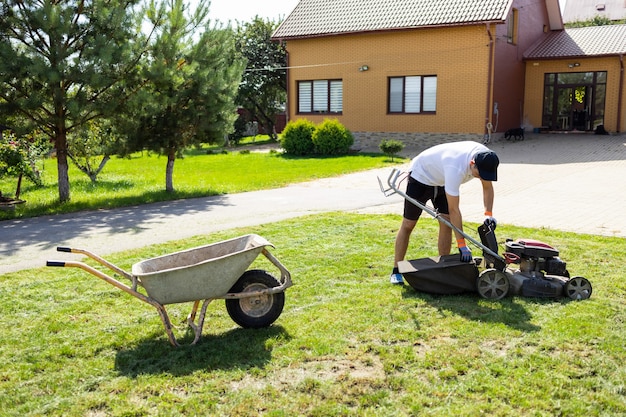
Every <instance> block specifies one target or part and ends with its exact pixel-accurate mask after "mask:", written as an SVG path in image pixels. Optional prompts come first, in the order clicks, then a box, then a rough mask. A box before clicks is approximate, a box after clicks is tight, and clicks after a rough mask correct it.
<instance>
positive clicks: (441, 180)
mask: <svg viewBox="0 0 626 417" xmlns="http://www.w3.org/2000/svg"><path fill="white" fill-rule="evenodd" d="M487 151H489V148H487V147H486V146H485V145H482V144H480V143H478V142H473V141H465V142H453V143H443V144H441V145H436V146H433V147H432V148H429V149H426V150H425V151H424V152H422V153H420V154H419V155H417V156H416V157H415V158H413V160H412V161H411V166H410V168H409V172H410V173H411V177H413V178H414V179H416V180H417V181H419V182H421V183H422V184H426V185H430V186H433V187H434V186H439V187H444V188H445V190H446V193H447V194H450V195H451V196H455V197H456V196H458V195H459V188H460V187H461V184H463V183H465V182H467V181H469V180H471V179H472V178H474V177H473V176H472V172H471V169H470V162H471V161H472V159H474V155H476V154H477V153H480V152H487Z"/></svg>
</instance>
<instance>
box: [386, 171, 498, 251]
mask: <svg viewBox="0 0 626 417" xmlns="http://www.w3.org/2000/svg"><path fill="white" fill-rule="evenodd" d="M401 175H402V171H400V170H399V169H396V168H394V169H392V170H391V173H390V174H389V177H388V178H387V185H389V188H387V189H385V188H384V186H383V183H382V181H381V180H380V178H378V184H379V185H380V190H381V191H382V192H383V194H384V195H385V197H389V196H390V195H393V194H399V195H400V196H402V197H403V198H404V199H405V200H407V201H408V202H410V203H411V204H414V205H415V206H417V207H419V208H420V209H422V210H424V211H425V212H426V213H428V214H430V215H431V216H432V217H433V218H434V219H436V220H438V221H439V222H441V223H443V224H445V225H446V226H448V227H449V228H451V229H452V230H454V231H455V232H457V233H459V234H460V235H461V236H463V237H464V238H466V239H467V240H469V241H470V242H472V243H473V244H474V245H476V246H477V247H479V248H480V249H482V250H483V251H484V252H485V253H488V254H489V255H491V256H495V257H496V258H498V259H501V260H502V261H503V262H505V259H504V258H502V256H500V255H498V254H497V253H496V252H494V251H492V250H491V249H489V248H488V247H486V246H485V245H483V244H482V243H481V242H479V241H477V240H476V239H474V238H473V237H471V236H469V235H468V234H467V233H465V232H464V231H462V230H460V229H459V228H458V227H456V226H455V225H453V224H452V223H450V221H449V220H448V219H446V218H445V217H442V216H441V214H440V213H439V212H438V211H437V210H435V209H432V208H430V207H428V206H426V205H424V204H422V203H420V202H419V201H417V200H415V199H414V198H411V197H409V196H408V195H407V194H406V193H405V192H404V191H402V190H400V188H399V187H398V179H399V178H400V176H401Z"/></svg>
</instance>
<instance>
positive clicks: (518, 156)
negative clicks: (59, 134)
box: [0, 134, 626, 274]
mask: <svg viewBox="0 0 626 417" xmlns="http://www.w3.org/2000/svg"><path fill="white" fill-rule="evenodd" d="M489 146H490V147H491V148H492V149H493V150H494V151H496V152H497V153H498V155H499V157H500V161H501V165H500V169H499V173H498V177H499V181H498V182H497V183H495V190H496V202H495V207H494V216H495V217H496V219H497V220H498V222H499V223H501V224H513V225H518V226H526V227H533V228H542V227H543V228H550V229H557V230H564V231H571V232H577V233H589V234H597V235H607V236H620V237H626V180H625V178H626V136H595V135H587V134H570V135H548V134H542V135H527V138H526V140H525V141H523V142H507V141H501V140H499V141H495V142H493V143H491V144H490V145H489ZM373 151H378V150H373ZM419 151H420V149H409V148H406V149H405V150H404V152H403V154H405V155H407V156H413V155H415V154H416V153H418V152H419ZM399 168H406V165H403V166H400V167H399ZM390 171H391V169H377V170H371V171H365V172H361V173H356V174H349V175H344V176H341V177H336V178H328V179H323V180H317V181H311V182H306V183H300V184H294V185H290V186H288V187H284V188H280V189H274V190H267V191H255V192H248V193H240V194H231V195H224V196H216V197H207V198H197V199H191V200H180V201H173V202H165V203H155V204H148V205H143V206H138V207H127V208H122V209H114V210H99V211H93V212H83V213H73V214H68V215H56V216H43V217H39V218H33V219H25V220H11V221H2V222H0V274H4V273H7V272H14V271H19V270H22V269H28V268H36V267H40V266H44V265H45V261H46V260H47V259H58V258H60V255H59V254H58V253H57V252H56V249H55V248H56V246H72V247H78V248H83V249H87V250H90V251H92V252H94V253H97V254H98V255H101V256H105V255H107V254H110V253H114V252H120V251H124V250H128V249H133V248H139V247H143V246H147V245H150V244H155V243H161V242H167V241H170V240H176V239H184V238H186V237H191V236H195V235H200V234H206V233H211V232H215V231H219V230H226V229H231V228H234V227H241V226H252V225H257V224H264V223H269V222H276V221H279V220H282V219H286V218H293V217H298V216H302V215H306V214H312V213H322V212H328V211H351V212H359V213H394V214H398V221H400V214H401V212H402V199H401V198H400V197H399V196H397V195H394V196H391V197H384V196H383V194H382V193H381V192H380V189H379V185H378V181H377V177H380V178H381V179H383V180H386V179H387V177H388V175H389V173H390ZM461 210H462V212H463V215H464V219H465V220H466V221H474V222H480V221H482V220H483V218H484V216H483V208H482V194H481V189H480V183H479V182H478V181H470V182H469V183H467V184H465V185H463V187H462V189H461ZM64 259H67V256H66V257H64Z"/></svg>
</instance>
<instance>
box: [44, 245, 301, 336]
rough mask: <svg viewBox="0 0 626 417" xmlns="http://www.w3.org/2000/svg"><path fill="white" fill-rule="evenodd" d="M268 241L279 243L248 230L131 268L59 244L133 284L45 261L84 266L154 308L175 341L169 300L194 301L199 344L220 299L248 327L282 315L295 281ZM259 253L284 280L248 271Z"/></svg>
mask: <svg viewBox="0 0 626 417" xmlns="http://www.w3.org/2000/svg"><path fill="white" fill-rule="evenodd" d="M268 246H269V247H272V248H273V247H274V245H272V244H271V243H270V242H268V241H267V240H265V239H264V238H262V237H261V236H258V235H256V234H249V235H245V236H241V237H237V238H233V239H229V240H224V241H221V242H217V243H213V244H209V245H205V246H199V247H196V248H192V249H188V250H183V251H179V252H175V253H172V254H169V255H164V256H159V257H156V258H151V259H147V260H145V261H141V262H138V263H136V264H134V265H133V266H132V272H131V273H129V272H126V271H124V270H123V269H121V268H119V267H117V266H116V265H114V264H112V263H111V262H108V261H106V260H104V259H103V258H101V257H100V256H98V255H95V254H93V253H91V252H89V251H87V250H84V249H75V248H68V247H57V251H59V252H70V253H79V254H83V255H86V256H88V257H89V258H91V259H93V260H95V261H96V262H98V263H99V264H101V265H103V266H105V267H106V268H108V269H110V270H111V271H113V272H115V273H117V274H119V275H121V276H122V277H124V278H126V279H128V280H129V281H130V286H129V285H126V284H124V283H122V282H120V281H118V280H117V279H115V278H113V277H112V276H110V275H107V274H106V273H104V272H102V271H101V270H99V269H96V268H93V267H91V266H90V265H87V264H86V263H84V262H74V261H48V262H47V263H46V265H47V266H51V267H74V268H80V269H83V270H84V271H87V272H89V273H90V274H92V275H95V276H96V277H98V278H100V279H102V280H104V281H106V282H108V283H109V284H111V285H113V286H115V287H117V288H119V289H120V290H122V291H124V292H127V293H128V294H130V295H132V296H134V297H136V298H138V299H139V300H141V301H143V302H145V303H148V304H150V305H151V306H153V307H155V308H156V309H157V311H158V313H159V316H160V317H161V321H162V322H163V325H164V327H165V332H166V333H167V337H168V338H169V341H170V343H171V344H172V345H174V346H179V343H178V341H177V340H176V337H175V336H174V333H173V330H172V324H171V322H170V319H169V316H168V314H167V311H166V309H165V305H167V304H177V303H185V302H193V307H192V309H191V313H190V314H189V315H188V317H187V324H188V325H189V327H190V328H191V329H193V331H194V335H195V337H194V339H193V342H191V344H192V345H194V344H196V343H197V342H198V340H200V336H201V334H202V328H203V326H204V318H205V314H206V310H207V307H208V305H209V303H210V302H211V301H213V300H215V299H225V304H226V309H227V311H228V314H229V315H230V317H231V318H232V319H233V321H235V323H237V324H238V325H240V326H242V327H244V328H261V327H267V326H269V325H271V324H272V323H273V322H274V321H275V320H276V319H277V318H278V317H279V316H280V314H281V313H282V310H283V306H284V303H285V294H284V291H285V290H286V289H287V288H288V287H290V286H291V285H292V281H291V274H290V273H289V271H288V270H287V268H285V267H284V266H283V264H281V263H280V261H279V260H278V259H276V258H275V257H274V256H273V255H272V254H271V253H270V252H269V250H268V249H267V247H268ZM259 254H263V256H265V257H266V258H267V259H268V260H269V261H270V262H271V263H272V264H273V265H274V266H276V268H278V270H279V271H280V279H276V278H275V277H274V276H272V275H271V274H270V273H268V272H267V271H264V270H259V269H254V270H247V269H248V267H249V266H250V265H251V264H252V262H253V261H254V260H255V259H256V258H257V257H258V255H259ZM201 303H202V304H201ZM198 309H200V311H199V314H198Z"/></svg>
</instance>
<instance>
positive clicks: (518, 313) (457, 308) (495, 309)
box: [402, 286, 546, 332]
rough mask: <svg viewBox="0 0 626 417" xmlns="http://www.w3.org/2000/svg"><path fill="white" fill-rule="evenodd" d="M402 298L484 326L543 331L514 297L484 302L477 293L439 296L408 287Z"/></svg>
mask: <svg viewBox="0 0 626 417" xmlns="http://www.w3.org/2000/svg"><path fill="white" fill-rule="evenodd" d="M402 297H403V298H407V299H410V298H416V299H420V300H423V301H424V302H426V303H428V304H429V305H430V306H431V307H433V308H435V309H436V310H437V311H439V312H450V313H453V314H456V315H459V316H462V317H465V318H466V319H469V320H473V321H478V322H481V323H501V324H504V325H505V326H508V327H511V328H513V329H517V330H522V331H525V332H536V331H539V330H541V327H539V326H537V325H535V324H531V323H530V320H531V318H532V316H531V315H530V313H529V312H528V310H526V308H525V307H524V306H523V305H521V304H520V303H518V302H517V300H516V298H515V297H506V298H503V299H501V300H485V299H483V298H481V297H480V296H479V295H478V294H463V295H436V294H427V293H422V292H418V291H415V290H414V289H413V288H411V287H409V286H405V288H404V290H403V293H402ZM542 301H544V302H545V301H546V300H542Z"/></svg>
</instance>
